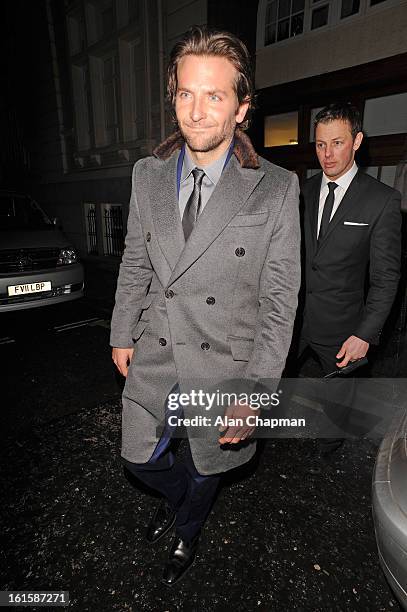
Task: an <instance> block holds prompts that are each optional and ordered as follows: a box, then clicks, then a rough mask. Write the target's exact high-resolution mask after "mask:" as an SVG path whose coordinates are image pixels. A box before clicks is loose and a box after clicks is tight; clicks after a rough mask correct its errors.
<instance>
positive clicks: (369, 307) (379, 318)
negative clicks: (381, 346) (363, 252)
mask: <svg viewBox="0 0 407 612" xmlns="http://www.w3.org/2000/svg"><path fill="white" fill-rule="evenodd" d="M400 200H401V196H400V193H399V192H398V191H396V190H392V192H391V195H390V196H389V198H388V200H387V203H386V205H385V206H384V208H383V211H382V213H381V215H380V217H379V218H378V219H377V221H376V223H375V226H374V229H373V232H372V236H371V241H370V268H369V281H370V282H369V291H368V294H367V299H366V304H365V309H364V313H363V317H362V319H361V321H360V324H359V326H358V328H357V329H356V330H355V336H357V337H358V338H362V339H363V340H366V341H367V342H370V343H372V344H376V343H378V339H379V336H380V333H381V331H382V328H383V325H384V323H385V321H386V319H387V317H388V315H389V313H390V309H391V307H392V305H393V302H394V298H395V296H396V293H397V287H398V282H399V279H400V259H401V211H400Z"/></svg>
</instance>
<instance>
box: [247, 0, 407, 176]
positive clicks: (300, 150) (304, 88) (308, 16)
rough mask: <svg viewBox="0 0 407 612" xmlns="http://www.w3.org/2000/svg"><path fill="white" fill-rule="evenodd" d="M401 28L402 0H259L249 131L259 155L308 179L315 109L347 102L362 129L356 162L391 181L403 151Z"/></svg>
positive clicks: (406, 21) (405, 106) (404, 38)
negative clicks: (360, 119) (252, 119)
mask: <svg viewBox="0 0 407 612" xmlns="http://www.w3.org/2000/svg"><path fill="white" fill-rule="evenodd" d="M406 33H407V2H406V1H405V0H316V1H312V2H310V1H309V0H261V1H260V3H259V9H258V20H257V53H256V88H257V91H258V103H259V110H258V112H257V113H256V116H255V125H254V126H253V133H254V138H255V141H256V144H257V147H258V149H259V150H260V151H261V152H262V154H263V155H264V156H265V157H267V158H269V159H272V160H273V161H275V162H276V163H278V164H280V165H282V166H285V167H287V168H290V169H292V170H295V171H296V172H297V173H298V174H299V176H300V178H301V179H304V178H306V177H307V176H310V175H311V174H312V173H313V172H315V171H316V170H317V168H318V164H317V158H316V155H315V150H314V144H313V141H314V129H313V120H314V118H315V115H316V113H317V112H318V110H320V109H321V108H322V107H323V106H325V105H326V104H329V103H332V102H340V101H343V102H345V101H351V102H353V103H354V104H355V105H356V106H357V107H358V108H359V110H360V111H361V113H362V117H363V131H364V133H365V139H364V143H363V145H362V148H361V150H360V153H359V154H358V158H357V159H358V163H359V164H360V165H361V166H362V167H363V168H364V169H365V170H366V171H367V172H369V173H370V174H372V175H373V176H375V177H376V178H379V179H380V180H382V181H383V182H385V183H388V184H389V185H391V186H393V184H394V180H395V174H396V167H397V165H398V164H399V163H400V162H401V161H402V160H403V159H405V158H406V155H407V35H406Z"/></svg>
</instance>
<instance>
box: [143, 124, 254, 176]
mask: <svg viewBox="0 0 407 612" xmlns="http://www.w3.org/2000/svg"><path fill="white" fill-rule="evenodd" d="M183 144H184V139H183V138H182V136H181V132H179V131H177V132H174V133H173V134H171V136H169V137H168V138H167V139H166V140H164V142H162V143H161V144H160V145H158V147H156V148H155V149H154V151H153V154H154V155H155V156H156V157H158V158H159V159H162V160H165V159H168V158H169V157H171V155H172V154H173V153H174V151H176V150H177V149H180V148H181V147H182V145H183ZM233 152H234V154H235V155H236V157H237V159H238V160H239V163H240V165H241V166H242V168H252V169H257V168H259V167H260V162H259V157H258V155H257V153H256V151H255V150H254V147H253V145H252V143H251V140H250V138H249V137H248V136H247V134H245V133H244V132H243V131H242V130H240V129H239V128H236V130H235V147H234V149H233Z"/></svg>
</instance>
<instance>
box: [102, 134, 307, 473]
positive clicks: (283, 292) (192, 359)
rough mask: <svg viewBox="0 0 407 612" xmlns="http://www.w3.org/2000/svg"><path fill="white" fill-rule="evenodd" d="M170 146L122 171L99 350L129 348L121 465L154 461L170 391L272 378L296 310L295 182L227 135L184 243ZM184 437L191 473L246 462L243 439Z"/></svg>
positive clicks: (174, 151)
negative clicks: (124, 206)
mask: <svg viewBox="0 0 407 612" xmlns="http://www.w3.org/2000/svg"><path fill="white" fill-rule="evenodd" d="M182 144H183V140H182V138H181V137H180V134H179V133H176V134H174V135H173V136H171V137H170V138H169V139H168V140H167V141H165V142H164V143H163V144H162V145H160V146H159V147H158V148H157V149H156V151H155V156H154V157H147V158H145V159H141V160H139V161H138V162H137V163H136V164H135V166H134V170H133V179H132V180H133V182H132V193H131V200H130V210H129V218H128V225H127V236H126V243H125V244H126V246H125V251H124V254H123V259H122V263H121V266H120V272H119V277H118V283H117V291H116V305H115V308H114V311H113V316H112V323H111V338H110V344H111V346H113V347H122V348H127V347H134V349H135V350H134V354H133V358H132V360H131V363H130V367H129V372H128V376H127V379H126V384H125V388H124V392H123V414H122V456H123V457H124V458H125V459H127V460H128V461H131V462H136V463H145V462H147V461H148V460H149V458H150V457H151V455H152V454H153V452H154V449H155V447H156V445H157V442H158V440H159V433H158V431H157V426H159V425H160V424H161V423H162V422H163V419H164V410H165V401H166V398H167V395H168V393H169V392H170V391H171V389H172V388H173V387H174V385H175V384H177V383H180V385H181V390H188V386H191V385H192V386H194V385H195V382H192V381H199V383H196V384H199V385H207V386H208V388H209V387H210V388H211V389H213V388H214V387H216V385H217V384H218V382H219V384H220V385H221V384H222V381H227V380H229V381H230V380H240V381H241V380H243V381H245V380H250V381H259V380H262V379H277V380H278V379H280V377H281V373H282V370H283V368H284V365H285V361H286V357H287V353H288V349H289V346H290V342H291V336H292V329H293V322H294V317H295V313H296V308H297V296H298V290H299V285H300V223H299V188H298V180H297V177H296V175H295V174H294V173H292V172H289V171H287V170H284V169H283V168H280V167H278V166H275V165H274V164H271V163H269V162H268V161H266V160H265V159H262V158H260V157H258V156H257V154H256V153H255V151H254V149H253V147H252V144H251V142H250V140H249V138H248V137H247V135H245V134H244V133H243V132H241V131H240V130H239V129H237V130H236V134H235V146H234V154H233V155H232V157H231V158H230V161H229V163H228V164H227V166H226V168H225V169H224V171H223V173H222V176H221V178H220V180H219V182H218V184H217V186H216V188H215V190H214V191H213V193H212V195H211V197H210V199H209V200H208V202H207V204H206V206H205V208H204V210H203V211H202V213H201V215H200V216H199V218H198V221H197V223H196V225H195V227H194V230H193V232H192V234H191V236H190V238H189V240H188V241H187V243H185V241H184V236H183V231H182V223H181V219H180V212H179V207H178V200H177V185H176V168H177V159H178V154H179V149H180V147H181V146H182ZM208 298H209V299H208ZM194 410H195V413H196V414H198V413H199V410H200V409H197V408H195V409H194ZM201 412H202V414H205V415H207V414H208V413H207V412H205V410H204V409H202V410H201ZM187 432H188V437H189V443H190V446H191V452H192V456H193V459H194V463H195V465H196V468H197V470H198V471H199V472H200V473H201V474H214V473H219V472H224V471H227V470H229V469H231V468H234V467H237V466H238V465H241V464H243V463H245V462H246V461H248V460H249V459H250V458H251V457H252V455H253V454H254V452H255V442H254V441H251V442H249V443H245V444H242V445H237V448H236V447H235V445H229V446H231V447H232V446H233V448H227V445H224V446H223V447H220V445H219V443H218V433H217V431H216V428H215V429H213V428H212V429H211V430H210V431H209V432H206V434H205V436H196V435H194V433H193V432H192V430H191V429H190V428H187Z"/></svg>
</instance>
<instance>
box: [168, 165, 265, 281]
mask: <svg viewBox="0 0 407 612" xmlns="http://www.w3.org/2000/svg"><path fill="white" fill-rule="evenodd" d="M263 176H264V172H263V171H262V170H254V169H247V168H242V167H241V166H240V164H239V162H238V161H237V159H236V157H235V156H234V155H232V157H231V159H230V161H229V163H228V165H227V166H226V168H225V170H224V171H223V173H222V176H221V178H220V180H219V182H218V184H217V185H216V187H215V189H214V191H213V193H212V195H211V197H210V198H209V200H208V202H207V203H206V206H205V208H204V210H203V211H202V213H201V214H200V216H199V218H198V221H197V223H196V225H195V227H194V230H193V232H192V234H191V235H190V237H189V240H188V241H187V243H186V244H185V248H184V250H183V251H182V253H181V256H180V258H179V259H178V261H177V263H176V266H175V269H174V270H173V272H172V275H171V278H170V281H169V282H170V283H172V282H174V281H175V280H176V279H177V278H179V276H181V274H183V272H185V270H187V268H189V267H190V266H191V265H192V264H193V263H194V262H195V261H196V260H197V259H198V258H199V257H200V256H201V255H202V253H203V252H204V251H206V249H207V248H208V247H209V246H210V244H211V243H212V242H213V241H214V240H215V239H216V238H217V236H219V234H220V233H221V232H222V231H223V229H224V228H225V227H226V225H227V224H228V223H229V221H230V220H231V219H232V218H233V217H234V216H235V215H236V214H237V212H238V211H239V209H240V208H242V206H243V205H244V204H245V202H246V201H247V199H248V198H249V196H250V194H251V193H252V191H253V190H254V189H255V187H256V185H257V184H258V183H259V181H260V180H261V179H262V178H263ZM178 216H179V215H178ZM181 232H182V229H181Z"/></svg>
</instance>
